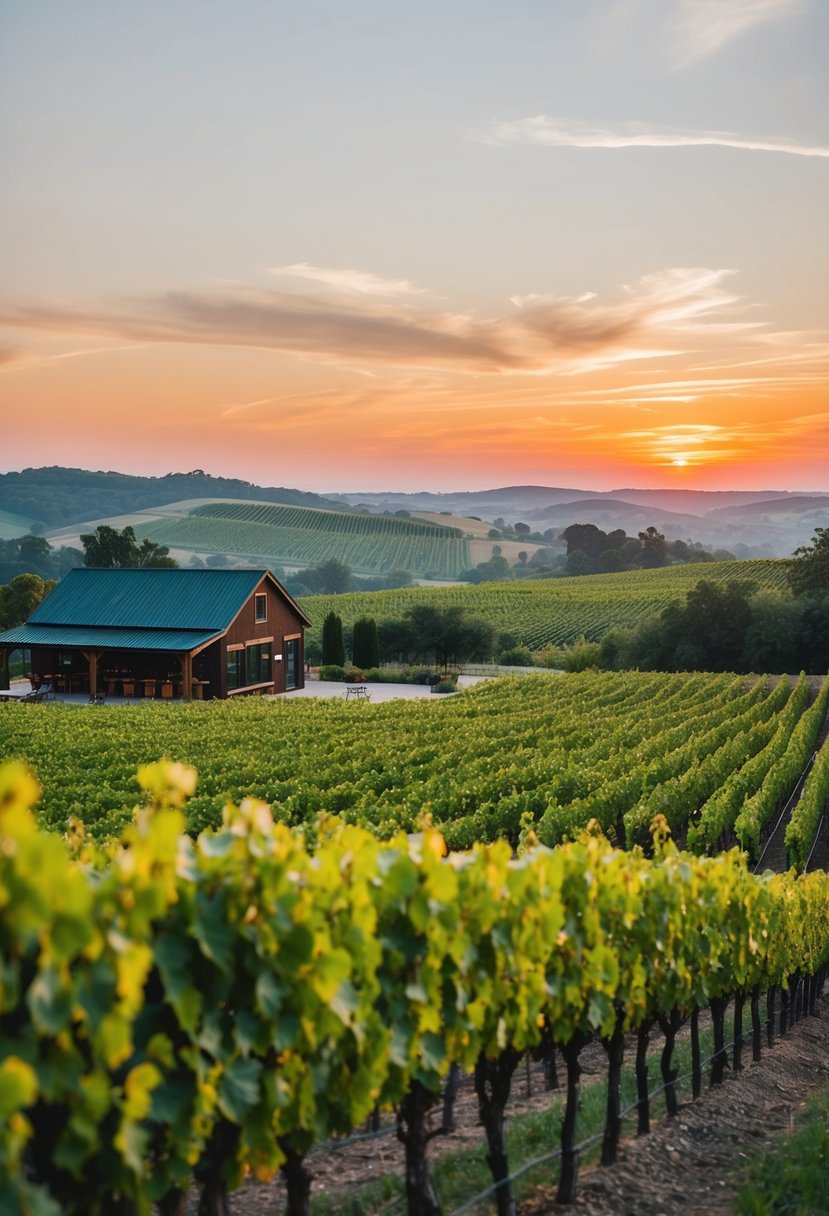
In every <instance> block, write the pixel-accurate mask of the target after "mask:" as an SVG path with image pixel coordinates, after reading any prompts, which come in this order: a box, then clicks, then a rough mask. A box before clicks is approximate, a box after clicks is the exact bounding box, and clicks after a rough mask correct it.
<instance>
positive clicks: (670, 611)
mask: <svg viewBox="0 0 829 1216" xmlns="http://www.w3.org/2000/svg"><path fill="white" fill-rule="evenodd" d="M788 581H789V588H790V593H789V594H786V593H782V594H781V593H780V592H775V591H758V590H757V588H756V587H755V586H753V585H752V584H751V583H747V582H740V581H737V580H735V581H731V582H729V583H727V584H725V585H722V584H717V583H713V582H711V581H709V580H707V579H701V580H700V582H699V583H697V585H696V586H695V587H693V588H692V589H691V590H690V591H689V592H688V594H687V596H686V599H685V603H684V604H683V603H673V604H669V605H668V606H667V607H666V608H665V609H663V611H662V612H661V613H660V615H659V616H658V617H656V618H655V619H650V620H647V621H644V622H642V624H640V625H639V626H637V627H636V628H635V629H630V630H622V629H614V630H611V631H610V632H609V633H608V634H606V635H605V637H604V638H603V639H602V641H601V642H599V643H595V644H590V643H588V644H585V645H583V646H580V647H576V655H577V656H578V657H577V658H575V659H574V666H581V667H584V666H598V667H603V668H610V669H617V670H621V669H627V668H639V669H640V670H642V671H736V672H749V671H768V672H794V671H809V672H826V671H829V528H818V529H816V532H815V536H814V539H813V541H812V544H811V545H805V546H802V547H801V548H799V549H797V550H796V552H795V557H794V559H793V561H792V563H791V565H790V568H789V572H788Z"/></svg>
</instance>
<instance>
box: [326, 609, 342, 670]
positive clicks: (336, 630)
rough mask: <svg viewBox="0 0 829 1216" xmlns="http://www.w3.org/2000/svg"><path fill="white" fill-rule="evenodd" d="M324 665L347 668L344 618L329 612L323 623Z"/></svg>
mask: <svg viewBox="0 0 829 1216" xmlns="http://www.w3.org/2000/svg"><path fill="white" fill-rule="evenodd" d="M322 663H323V666H324V667H326V666H329V665H336V666H337V667H344V666H345V643H344V641H343V622H342V617H339V616H337V614H336V612H329V613H328V615H327V616H326V618H325V620H324V621H323V622H322Z"/></svg>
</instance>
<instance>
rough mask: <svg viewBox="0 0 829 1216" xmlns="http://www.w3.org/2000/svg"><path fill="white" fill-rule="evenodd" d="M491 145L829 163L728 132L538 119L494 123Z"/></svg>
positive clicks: (814, 152) (808, 147) (817, 147)
mask: <svg viewBox="0 0 829 1216" xmlns="http://www.w3.org/2000/svg"><path fill="white" fill-rule="evenodd" d="M484 142H485V143H489V144H515V143H519V144H538V145H539V146H541V147H544V148H594V149H595V148H600V149H619V148H735V149H737V150H739V151H742V152H782V153H785V154H786V155H788V156H813V157H829V147H826V146H824V145H821V144H800V143H795V142H793V141H791V140H787V139H778V138H760V137H758V138H752V137H750V136H743V135H735V134H734V133H733V132H731V131H693V130H686V129H684V128H680V127H660V126H653V125H648V124H645V123H633V122H631V123H621V124H618V125H615V126H612V127H594V126H591V125H590V124H589V123H584V122H577V121H575V120H574V121H568V120H566V119H561V118H554V117H551V116H549V115H547V114H536V115H535V116H534V117H531V118H518V119H515V120H513V121H510V122H498V123H496V124H495V125H494V126H493V127H492V128H491V129H490V131H489V132H488V133H487V134H486V135H485V136H484Z"/></svg>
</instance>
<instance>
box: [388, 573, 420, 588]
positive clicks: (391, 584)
mask: <svg viewBox="0 0 829 1216" xmlns="http://www.w3.org/2000/svg"><path fill="white" fill-rule="evenodd" d="M413 582H414V576H413V575H412V572H411V570H389V571H388V573H387V574H384V575H383V586H384V587H387V588H388V589H389V590H390V591H392V590H394V589H395V588H396V587H411V585H412V583H413Z"/></svg>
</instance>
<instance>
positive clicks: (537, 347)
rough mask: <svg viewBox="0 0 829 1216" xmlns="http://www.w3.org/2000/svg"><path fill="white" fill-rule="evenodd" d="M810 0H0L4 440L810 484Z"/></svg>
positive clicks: (825, 371) (826, 248)
mask: <svg viewBox="0 0 829 1216" xmlns="http://www.w3.org/2000/svg"><path fill="white" fill-rule="evenodd" d="M828 47H829V3H827V2H826V0H546V2H545V0H510V2H509V3H507V2H506V0H500V2H498V0H441V2H440V3H437V2H434V0H419V3H417V4H411V3H406V4H404V3H400V2H399V0H352V2H351V3H343V2H342V0H301V2H300V3H296V2H295V0H292V2H291V3H288V2H287V0H235V2H234V3H231V2H230V0H77V3H72V4H70V3H67V0H5V3H4V4H3V6H2V9H0V164H2V166H3V170H2V177H3V189H2V191H1V192H0V212H2V218H1V219H0V233H2V236H0V241H2V257H1V258H0V264H2V267H3V270H2V276H1V277H0V421H2V431H0V435H2V440H0V471H7V470H10V469H20V468H23V467H26V466H30V465H34V466H40V465H47V464H63V465H78V466H81V467H84V468H104V469H119V470H122V471H125V472H134V473H147V474H162V473H165V472H168V471H172V470H180V471H184V470H187V469H192V468H197V467H198V468H203V469H205V470H206V471H208V472H210V473H214V474H216V475H225V476H236V477H242V478H245V479H247V480H251V481H256V482H259V483H262V484H269V485H289V486H298V487H300V488H304V489H313V490H318V491H326V490H328V491H335V490H371V489H374V490H381V489H410V490H415V489H430V490H447V491H449V490H463V489H477V488H484V487H488V486H496V485H508V484H514V483H537V484H548V485H559V486H577V487H580V488H588V489H589V488H595V489H611V488H614V487H623V486H683V487H698V488H728V487H734V488H768V489H779V490H783V489H792V490H804V491H805V490H824V491H825V490H829V292H827V281H828V276H827V271H829V237H827V232H829V223H827V215H829V96H828V95H827V94H829V72H827V67H826V59H827V48H828Z"/></svg>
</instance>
